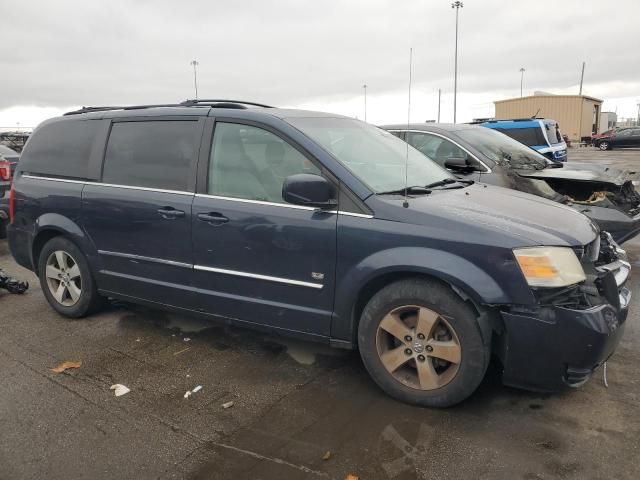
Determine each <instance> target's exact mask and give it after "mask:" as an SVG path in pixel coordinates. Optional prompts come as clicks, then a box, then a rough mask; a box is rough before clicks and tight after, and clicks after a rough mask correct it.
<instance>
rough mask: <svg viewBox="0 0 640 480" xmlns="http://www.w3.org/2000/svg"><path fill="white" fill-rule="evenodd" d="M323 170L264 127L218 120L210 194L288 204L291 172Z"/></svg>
mask: <svg viewBox="0 0 640 480" xmlns="http://www.w3.org/2000/svg"><path fill="white" fill-rule="evenodd" d="M298 173H312V174H316V175H319V174H320V170H319V169H318V168H317V167H316V166H315V165H313V164H312V163H311V162H310V161H309V160H308V159H307V158H306V157H305V156H304V155H302V154H301V153H300V152H299V151H298V150H296V149H295V148H293V147H292V146H291V145H289V144H288V143H287V142H285V141H284V140H282V139H281V138H280V137H278V136H276V135H274V134H273V133H271V132H268V131H267V130H264V129H262V128H258V127H253V126H249V125H242V124H237V123H224V122H219V123H216V127H215V133H214V136H213V145H212V148H211V158H210V160H209V178H208V190H207V191H208V193H209V194H211V195H219V196H224V197H235V198H244V199H248V200H261V201H266V202H275V203H285V202H284V200H283V199H282V184H283V182H284V179H285V178H286V177H288V176H289V175H294V174H298Z"/></svg>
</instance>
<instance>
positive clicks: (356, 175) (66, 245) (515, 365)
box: [9, 100, 631, 407]
mask: <svg viewBox="0 0 640 480" xmlns="http://www.w3.org/2000/svg"><path fill="white" fill-rule="evenodd" d="M496 135H498V134H497V133H496ZM407 181H408V182H409V183H408V186H407V184H406V183H405V182H407ZM12 188H13V190H12V192H13V193H12V195H11V204H12V208H11V209H12V211H13V216H12V224H11V225H10V226H9V246H10V249H11V252H12V254H13V256H14V258H15V259H16V261H17V262H18V263H19V264H20V265H22V266H24V267H26V268H29V269H31V270H33V271H34V272H36V273H37V275H38V276H39V277H40V283H41V286H42V290H43V292H44V296H45V298H46V299H47V300H48V302H49V303H50V305H51V306H52V308H54V309H55V310H56V311H58V312H59V313H61V314H62V315H66V316H68V317H73V318H75V317H81V316H83V315H87V314H88V313H90V312H91V311H94V310H96V309H97V308H99V307H100V305H101V304H102V303H103V301H104V298H105V297H113V298H120V299H125V300H128V301H133V302H140V303H145V304H150V305H153V306H157V307H160V308H169V309H178V310H179V311H181V312H183V313H185V312H189V313H191V314H193V315H200V316H203V317H205V318H209V319H221V320H223V321H225V322H229V323H233V324H237V325H244V326H252V327H255V328H261V329H267V330H269V331H272V332H280V333H287V334H290V335H297V336H300V337H304V338H307V339H310V340H316V341H320V342H325V343H328V344H331V345H334V346H339V347H343V348H358V350H359V352H360V355H361V357H362V360H363V362H364V365H365V367H366V369H367V370H368V372H369V373H370V374H371V376H372V378H373V379H374V380H375V381H376V383H377V384H378V385H379V386H380V387H381V388H382V389H383V390H384V391H386V392H387V393H388V394H390V395H392V396H394V397H395V398H398V399H400V400H403V401H405V402H409V403H414V404H417V405H422V406H438V407H442V406H449V405H452V404H455V403H457V402H460V401H462V400H463V399H465V398H466V397H468V396H469V395H470V394H471V393H472V392H473V391H474V390H475V389H476V388H477V386H478V385H479V384H480V382H481V381H482V378H483V376H484V374H485V371H486V369H487V365H488V363H489V358H490V356H491V354H492V353H495V354H496V355H498V356H499V357H500V358H501V360H502V363H503V365H504V372H503V381H504V382H505V383H507V384H510V385H515V386H520V387H524V388H530V389H535V390H547V391H550V390H557V389H562V388H566V387H577V386H579V385H581V384H582V383H584V382H585V381H586V380H587V379H588V378H589V376H590V375H591V373H592V372H593V371H594V369H596V368H597V367H598V366H600V365H601V364H602V363H603V362H604V361H605V360H606V359H607V358H608V357H609V356H610V355H611V354H612V353H613V352H614V350H615V348H616V346H617V344H618V342H619V341H620V339H621V337H622V335H623V331H624V325H625V319H626V315H627V311H628V308H627V307H628V303H629V299H630V295H631V294H630V291H629V290H628V289H627V288H626V287H625V282H626V280H627V278H628V275H629V269H628V263H627V262H626V257H625V253H624V251H622V250H620V249H618V247H617V246H616V244H615V243H614V242H613V240H612V239H611V238H610V236H608V235H605V234H600V232H599V231H598V229H597V227H596V226H595V225H594V224H593V223H592V222H591V221H590V220H589V219H588V218H587V217H585V216H584V215H581V214H579V213H578V212H576V211H575V210H573V209H571V208H568V207H566V206H564V205H560V204H558V203H554V202H550V201H548V200H545V199H542V198H536V197H533V196H531V195H527V194H524V193H520V192H515V191H512V190H507V189H503V188H495V187H490V186H489V187H488V186H486V185H478V184H475V183H474V182H472V181H463V180H457V179H456V178H455V177H453V175H451V174H450V173H449V172H447V171H446V170H445V169H443V168H441V167H440V166H438V165H437V164H436V163H434V162H432V161H431V160H428V159H427V158H426V157H425V156H424V155H422V154H421V153H420V152H418V151H417V150H415V149H414V148H412V147H408V146H407V144H406V143H404V142H403V141H401V140H400V139H398V138H396V137H394V136H393V135H391V134H390V133H388V132H385V131H384V130H381V129H379V128H377V127H374V126H372V125H369V124H367V123H364V122H361V121H358V120H355V119H352V118H346V117H340V116H336V115H330V114H323V113H317V112H306V111H298V110H281V109H277V108H268V107H264V106H256V105H255V104H248V103H244V102H237V101H218V100H210V101H207V100H199V101H188V102H185V103H184V104H181V105H173V106H166V105H165V106H163V107H145V106H141V107H132V108H130V109H126V108H122V107H113V108H102V109H91V108H88V109H83V110H79V111H77V112H71V113H70V114H67V115H66V116H63V117H61V118H56V119H53V120H50V121H47V122H45V123H43V124H42V125H41V126H39V127H38V128H37V129H36V131H35V132H34V134H33V136H32V138H31V139H30V140H29V143H28V144H27V146H26V147H25V150H24V153H23V155H22V158H21V160H20V163H19V165H18V169H17V171H16V175H15V178H14V181H13V187H12Z"/></svg>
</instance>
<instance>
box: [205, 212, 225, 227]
mask: <svg viewBox="0 0 640 480" xmlns="http://www.w3.org/2000/svg"><path fill="white" fill-rule="evenodd" d="M198 220H202V221H203V222H207V223H210V224H211V225H222V224H223V223H227V222H228V221H229V219H228V218H227V217H225V216H224V215H222V214H221V213H217V212H209V213H199V214H198Z"/></svg>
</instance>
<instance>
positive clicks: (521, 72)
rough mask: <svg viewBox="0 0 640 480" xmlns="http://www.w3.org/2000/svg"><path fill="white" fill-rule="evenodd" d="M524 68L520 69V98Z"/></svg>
mask: <svg viewBox="0 0 640 480" xmlns="http://www.w3.org/2000/svg"><path fill="white" fill-rule="evenodd" d="M524 71H525V70H524V67H523V68H521V69H520V98H522V82H523V81H524Z"/></svg>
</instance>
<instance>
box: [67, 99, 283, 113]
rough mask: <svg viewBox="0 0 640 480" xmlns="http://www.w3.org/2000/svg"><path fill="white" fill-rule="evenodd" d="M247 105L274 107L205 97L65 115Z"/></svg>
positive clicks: (96, 109)
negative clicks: (179, 101) (163, 108)
mask: <svg viewBox="0 0 640 480" xmlns="http://www.w3.org/2000/svg"><path fill="white" fill-rule="evenodd" d="M246 105H250V106H253V107H262V108H274V107H272V106H270V105H264V104H262V103H255V102H244V101H242V100H223V99H212V100H211V99H203V100H185V101H184V102H181V103H158V104H151V105H128V106H104V107H82V108H80V109H78V110H73V111H71V112H66V113H65V114H64V115H65V116H66V115H80V114H81V113H90V112H108V111H112V110H142V109H145V108H161V107H216V108H238V109H245V108H247V107H246Z"/></svg>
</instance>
